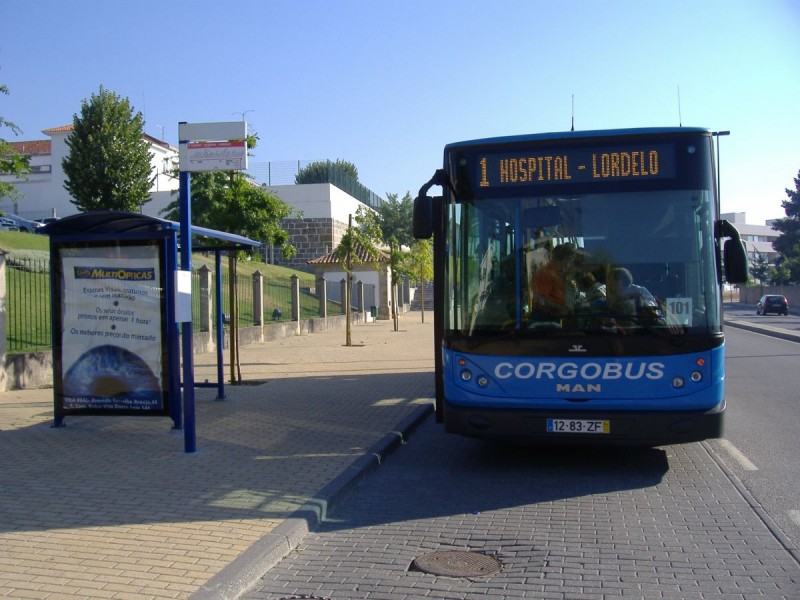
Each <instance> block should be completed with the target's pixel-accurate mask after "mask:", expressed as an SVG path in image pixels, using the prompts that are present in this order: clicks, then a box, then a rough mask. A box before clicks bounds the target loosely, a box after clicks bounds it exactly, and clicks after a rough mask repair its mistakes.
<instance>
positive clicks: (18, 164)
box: [0, 85, 30, 198]
mask: <svg viewBox="0 0 800 600" xmlns="http://www.w3.org/2000/svg"><path fill="white" fill-rule="evenodd" d="M0 94H4V95H8V88H7V87H6V86H5V85H0ZM4 127H5V128H8V129H10V130H11V133H12V134H14V135H19V134H20V129H19V127H17V126H16V125H15V124H14V123H12V122H11V121H9V120H7V119H5V118H3V117H1V116H0V129H2V128H4ZM29 160H30V158H29V157H28V156H25V155H24V154H20V153H19V152H17V151H15V150H14V147H13V146H12V145H11V143H10V142H7V141H6V140H5V139H4V138H2V137H0V173H2V174H3V175H16V176H17V177H21V176H24V175H25V174H26V173H28V172H29V171H30V164H29ZM18 195H19V191H18V190H17V188H16V186H15V185H14V184H13V183H11V182H9V181H0V198H3V197H4V196H8V197H11V198H15V197H17V196H18Z"/></svg>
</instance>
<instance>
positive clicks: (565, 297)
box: [531, 242, 578, 320]
mask: <svg viewBox="0 0 800 600" xmlns="http://www.w3.org/2000/svg"><path fill="white" fill-rule="evenodd" d="M575 257H576V250H575V245H574V244H571V243H569V242H567V243H564V244H559V245H558V246H556V247H555V248H553V251H552V253H551V255H550V260H549V261H548V262H547V264H545V265H544V266H542V267H539V268H538V269H536V270H535V271H534V272H533V276H532V277H531V303H532V312H533V316H534V319H537V320H538V319H545V320H547V319H553V318H555V319H558V318H561V317H564V316H566V315H568V314H571V313H572V312H573V310H574V308H575V302H576V300H577V298H578V292H577V287H576V285H575V278H574V276H575V273H574V271H575V269H574V263H575Z"/></svg>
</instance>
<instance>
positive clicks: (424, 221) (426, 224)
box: [413, 196, 433, 240]
mask: <svg viewBox="0 0 800 600" xmlns="http://www.w3.org/2000/svg"><path fill="white" fill-rule="evenodd" d="M413 229H414V237H415V238H416V239H418V240H423V239H430V237H431V236H432V235H433V199H432V198H431V197H430V196H417V197H416V198H414V227H413Z"/></svg>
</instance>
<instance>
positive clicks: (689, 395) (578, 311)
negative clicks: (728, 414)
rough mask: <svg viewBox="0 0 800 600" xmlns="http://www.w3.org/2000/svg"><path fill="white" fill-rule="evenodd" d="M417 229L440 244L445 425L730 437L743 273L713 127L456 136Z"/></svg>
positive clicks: (527, 439) (467, 429)
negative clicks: (727, 286)
mask: <svg viewBox="0 0 800 600" xmlns="http://www.w3.org/2000/svg"><path fill="white" fill-rule="evenodd" d="M437 185H438V186H440V187H441V189H442V195H441V196H435V197H431V196H429V195H428V192H429V190H430V189H431V188H432V187H433V186H437ZM414 235H415V237H417V238H419V239H422V238H429V237H431V236H433V262H434V331H435V333H434V338H435V343H436V353H435V362H436V369H435V372H436V374H435V376H436V418H437V421H439V422H443V423H444V427H445V431H447V432H450V433H457V434H462V435H466V436H471V437H478V438H486V439H496V440H505V441H510V442H515V443H533V444H559V443H562V444H581V443H590V444H608V445H615V444H631V445H648V446H654V445H665V444H674V443H683V442H692V441H698V440H703V439H707V438H714V437H720V436H721V435H722V427H723V414H724V410H725V398H724V395H723V381H724V335H723V320H722V282H723V272H724V274H725V279H726V280H727V281H728V282H729V283H742V282H744V281H746V279H747V259H746V254H745V250H744V246H743V244H742V242H741V239H740V237H739V234H738V232H737V231H736V229H735V228H734V227H733V226H732V225H731V224H730V223H729V222H727V221H724V220H720V218H719V200H718V197H717V185H716V181H715V165H714V133H712V132H710V131H708V130H705V129H700V128H688V127H680V128H647V129H624V130H608V131H583V132H578V131H571V132H564V133H548V134H533V135H521V136H513V137H498V138H490V139H482V140H474V141H466V142H458V143H452V144H448V145H447V146H446V147H445V149H444V168H443V169H440V170H437V171H436V173H435V174H434V176H433V178H432V179H431V180H430V181H429V182H427V183H426V184H425V185H424V186H422V188H421V189H420V193H419V196H418V197H417V198H416V200H415V201H414Z"/></svg>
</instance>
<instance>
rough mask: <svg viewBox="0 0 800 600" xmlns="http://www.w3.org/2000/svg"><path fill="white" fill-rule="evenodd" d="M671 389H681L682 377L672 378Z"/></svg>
mask: <svg viewBox="0 0 800 600" xmlns="http://www.w3.org/2000/svg"><path fill="white" fill-rule="evenodd" d="M672 387H674V388H676V389H681V388H682V387H683V377H673V378H672Z"/></svg>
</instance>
